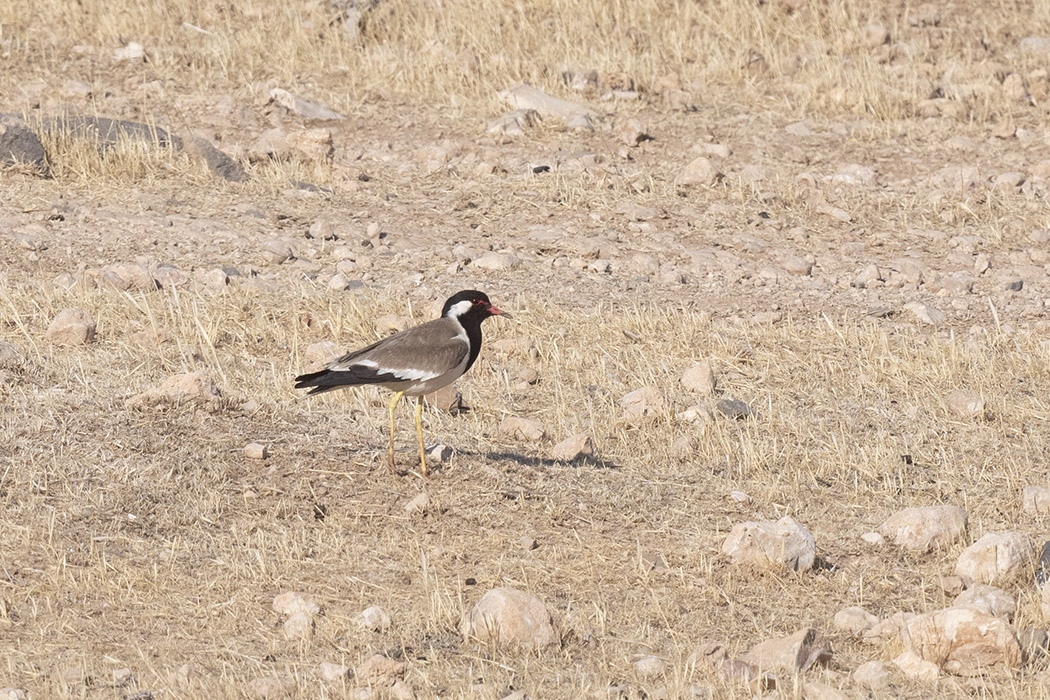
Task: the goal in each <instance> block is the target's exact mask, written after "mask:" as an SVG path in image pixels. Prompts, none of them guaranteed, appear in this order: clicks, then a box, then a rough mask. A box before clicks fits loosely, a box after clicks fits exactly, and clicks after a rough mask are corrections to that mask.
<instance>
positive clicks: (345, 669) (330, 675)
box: [318, 661, 350, 682]
mask: <svg viewBox="0 0 1050 700" xmlns="http://www.w3.org/2000/svg"><path fill="white" fill-rule="evenodd" d="M318 670H319V671H320V672H321V678H324V679H325V680H326V681H328V682H332V681H344V680H346V679H347V678H348V677H349V676H350V667H349V666H344V665H343V664H333V663H329V662H327V661H322V662H321V665H320V666H319V667H318Z"/></svg>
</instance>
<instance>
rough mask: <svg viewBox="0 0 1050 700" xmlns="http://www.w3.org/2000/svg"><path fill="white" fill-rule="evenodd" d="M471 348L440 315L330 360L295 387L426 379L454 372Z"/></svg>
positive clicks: (455, 325)
mask: <svg viewBox="0 0 1050 700" xmlns="http://www.w3.org/2000/svg"><path fill="white" fill-rule="evenodd" d="M469 350H470V347H469V344H468V343H467V339H466V336H465V335H463V334H462V331H461V329H460V326H459V324H458V323H456V322H455V321H452V320H451V319H447V318H440V319H437V320H436V321H429V322H427V323H424V324H421V325H419V326H415V327H413V328H409V329H408V330H405V331H402V332H400V333H397V334H396V335H392V336H390V337H389V338H384V339H382V340H380V341H378V342H376V343H373V344H372V345H369V346H368V347H365V348H361V349H360V350H355V351H354V352H350V353H347V354H346V355H343V356H342V357H339V358H336V359H335V360H333V361H332V362H329V363H328V365H327V367H326V368H325V369H323V370H321V371H320V372H314V373H312V374H304V375H302V376H300V377H296V388H307V387H314V389H313V391H311V392H310V393H312V394H317V393H321V392H324V391H331V390H333V389H338V388H340V387H344V386H355V385H359V384H392V383H397V382H405V381H425V380H427V379H433V378H435V377H439V376H441V375H443V374H446V373H448V372H451V371H453V370H454V369H455V368H456V367H459V366H460V364H461V363H462V362H463V361H464V360H465V358H466V357H467V354H468V352H469Z"/></svg>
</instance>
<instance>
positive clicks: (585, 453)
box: [551, 433, 594, 462]
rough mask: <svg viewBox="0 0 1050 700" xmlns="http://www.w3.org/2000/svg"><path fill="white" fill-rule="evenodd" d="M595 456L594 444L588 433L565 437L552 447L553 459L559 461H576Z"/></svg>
mask: <svg viewBox="0 0 1050 700" xmlns="http://www.w3.org/2000/svg"><path fill="white" fill-rule="evenodd" d="M593 456H594V444H593V442H592V441H591V436H590V435H588V434H587V433H578V434H576V435H573V436H572V437H568V438H565V439H564V440H562V441H561V442H559V443H558V444H557V445H555V446H554V447H552V448H551V459H554V460H557V461H559V462H576V461H578V460H582V459H587V458H588V457H593Z"/></svg>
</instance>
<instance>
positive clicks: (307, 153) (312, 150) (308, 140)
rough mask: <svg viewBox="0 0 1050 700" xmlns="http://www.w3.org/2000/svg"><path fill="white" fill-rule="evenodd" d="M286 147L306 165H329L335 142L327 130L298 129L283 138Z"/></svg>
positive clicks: (333, 154) (333, 153)
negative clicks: (306, 163)
mask: <svg viewBox="0 0 1050 700" xmlns="http://www.w3.org/2000/svg"><path fill="white" fill-rule="evenodd" d="M285 141H286V142H287V144H288V147H289V148H290V149H292V151H293V152H294V153H295V155H297V156H298V157H299V158H300V159H301V160H304V161H306V162H308V163H331V162H332V158H333V157H334V156H335V142H334V141H333V140H332V132H331V131H329V130H328V129H299V130H298V131H291V132H289V133H288V134H287V135H286V136H285Z"/></svg>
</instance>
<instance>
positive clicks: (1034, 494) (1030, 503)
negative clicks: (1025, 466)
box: [1021, 486, 1050, 516]
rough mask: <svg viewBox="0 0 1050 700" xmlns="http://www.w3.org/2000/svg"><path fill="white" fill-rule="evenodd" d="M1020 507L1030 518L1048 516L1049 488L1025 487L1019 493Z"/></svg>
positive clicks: (1049, 504)
mask: <svg viewBox="0 0 1050 700" xmlns="http://www.w3.org/2000/svg"><path fill="white" fill-rule="evenodd" d="M1021 504H1022V505H1021V507H1022V508H1023V509H1024V512H1025V514H1027V515H1032V516H1044V515H1050V488H1047V487H1045V486H1025V487H1024V491H1023V492H1022V493H1021Z"/></svg>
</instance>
